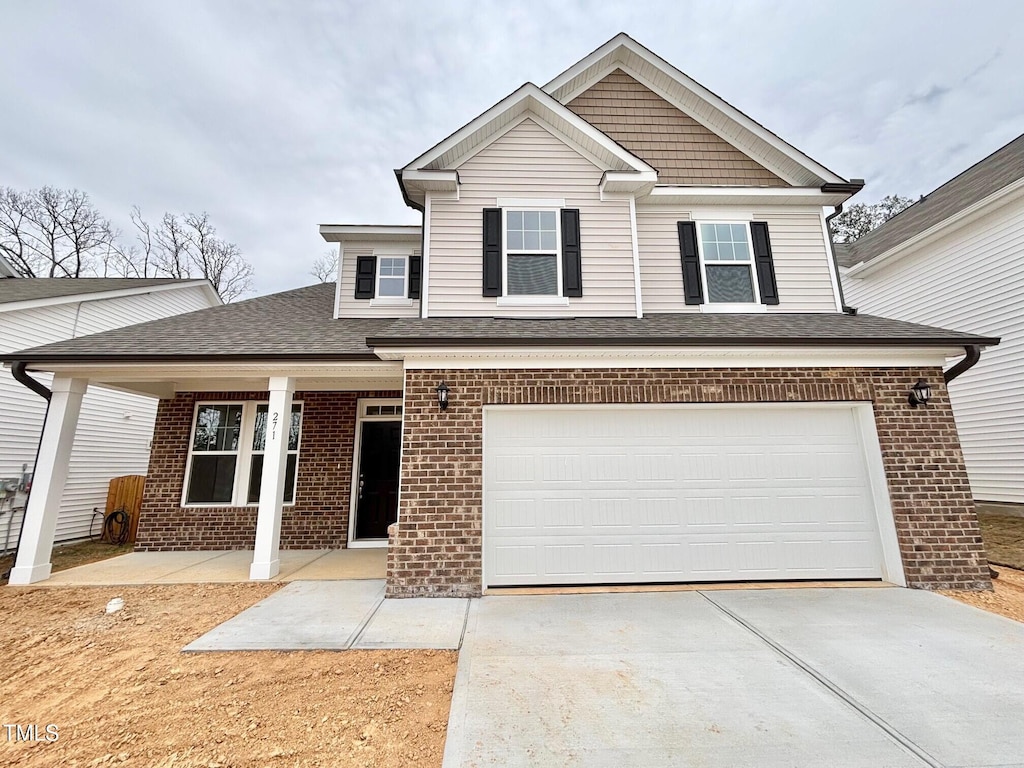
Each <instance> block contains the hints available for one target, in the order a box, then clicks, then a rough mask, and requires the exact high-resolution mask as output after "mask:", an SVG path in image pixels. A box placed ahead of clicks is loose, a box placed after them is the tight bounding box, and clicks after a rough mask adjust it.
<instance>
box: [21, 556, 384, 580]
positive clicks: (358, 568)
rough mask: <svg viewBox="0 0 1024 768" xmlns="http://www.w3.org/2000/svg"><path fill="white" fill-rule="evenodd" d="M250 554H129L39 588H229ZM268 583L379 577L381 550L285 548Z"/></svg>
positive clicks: (244, 572)
mask: <svg viewBox="0 0 1024 768" xmlns="http://www.w3.org/2000/svg"><path fill="white" fill-rule="evenodd" d="M252 561H253V550H251V549H249V550H245V549H237V550H203V551H191V552H131V553H129V554H127V555H121V556H119V557H113V558H110V559H109V560H101V561H99V562H96V563H89V564H88V565H80V566H78V567H76V568H69V569H67V570H65V571H59V572H57V573H54V574H53V575H51V576H50V578H48V579H46V580H45V581H41V582H38V585H39V586H54V587H59V586H79V587H83V586H120V585H131V584H200V583H213V584H229V583H239V582H246V581H249V580H250V579H249V567H250V565H251V563H252ZM280 563H281V569H280V571H279V572H278V573H277V575H275V576H274V577H272V578H271V579H269V581H280V582H286V581H341V580H346V581H347V580H368V579H383V578H384V577H385V569H386V565H387V551H386V550H385V549H379V548H378V549H289V550H283V551H281V553H280Z"/></svg>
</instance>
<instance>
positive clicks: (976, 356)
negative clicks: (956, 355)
mask: <svg viewBox="0 0 1024 768" xmlns="http://www.w3.org/2000/svg"><path fill="white" fill-rule="evenodd" d="M964 352H966V353H967V354H966V355H965V356H964V359H963V360H961V361H960V362H959V363H957V364H956V365H954V366H953V367H952V368H950V369H949V370H948V371H946V372H945V373H943V374H942V380H943V381H945V382H946V383H947V384H949V382H951V381H952V380H953V379H955V378H956V377H957V376H959V375H960V374H961V373H965V372H966V371H968V370H970V369H971V368H973V367H974V366H975V365H976V364H977V362H978V361H979V360H980V359H981V345H980V344H968V345H967V346H966V347H964Z"/></svg>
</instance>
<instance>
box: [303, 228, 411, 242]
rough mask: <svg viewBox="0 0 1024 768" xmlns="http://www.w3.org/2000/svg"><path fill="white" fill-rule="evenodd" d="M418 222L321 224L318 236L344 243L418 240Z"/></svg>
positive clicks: (328, 240) (329, 240)
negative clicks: (406, 223) (396, 223)
mask: <svg viewBox="0 0 1024 768" xmlns="http://www.w3.org/2000/svg"><path fill="white" fill-rule="evenodd" d="M422 231H423V230H422V227H420V225H418V224H410V225H404V224H399V225H379V226H378V225H374V224H321V225H320V236H321V237H322V238H323V239H324V240H326V241H327V242H328V243H345V242H351V241H356V240H369V241H373V240H388V241H391V242H394V241H395V240H402V241H405V240H408V241H410V242H418V241H419V239H420V235H421V233H422Z"/></svg>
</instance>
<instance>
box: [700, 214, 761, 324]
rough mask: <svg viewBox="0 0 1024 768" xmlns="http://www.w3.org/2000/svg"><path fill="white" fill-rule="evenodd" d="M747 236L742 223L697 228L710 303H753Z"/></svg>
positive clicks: (753, 292) (751, 264)
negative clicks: (698, 229)
mask: <svg viewBox="0 0 1024 768" xmlns="http://www.w3.org/2000/svg"><path fill="white" fill-rule="evenodd" d="M748 234H749V233H748V231H747V225H746V224H745V223H744V224H703V223H702V224H701V225H700V250H701V255H702V256H703V257H704V258H703V260H702V265H703V268H704V284H705V285H706V286H707V288H708V301H709V302H711V303H713V304H752V303H753V302H754V296H755V295H756V294H757V292H756V290H755V285H754V280H755V277H754V269H753V266H754V264H753V257H752V254H751V251H750V238H749V236H748Z"/></svg>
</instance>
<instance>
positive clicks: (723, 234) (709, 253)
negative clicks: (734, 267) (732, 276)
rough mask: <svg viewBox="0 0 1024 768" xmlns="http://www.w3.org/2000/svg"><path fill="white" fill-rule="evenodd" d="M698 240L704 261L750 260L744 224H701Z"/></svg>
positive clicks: (748, 242) (748, 243)
mask: <svg viewBox="0 0 1024 768" xmlns="http://www.w3.org/2000/svg"><path fill="white" fill-rule="evenodd" d="M700 240H701V250H702V251H703V254H704V260H705V261H739V262H749V261H750V241H749V239H748V236H747V225H746V224H701V225H700ZM709 279H710V278H709Z"/></svg>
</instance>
